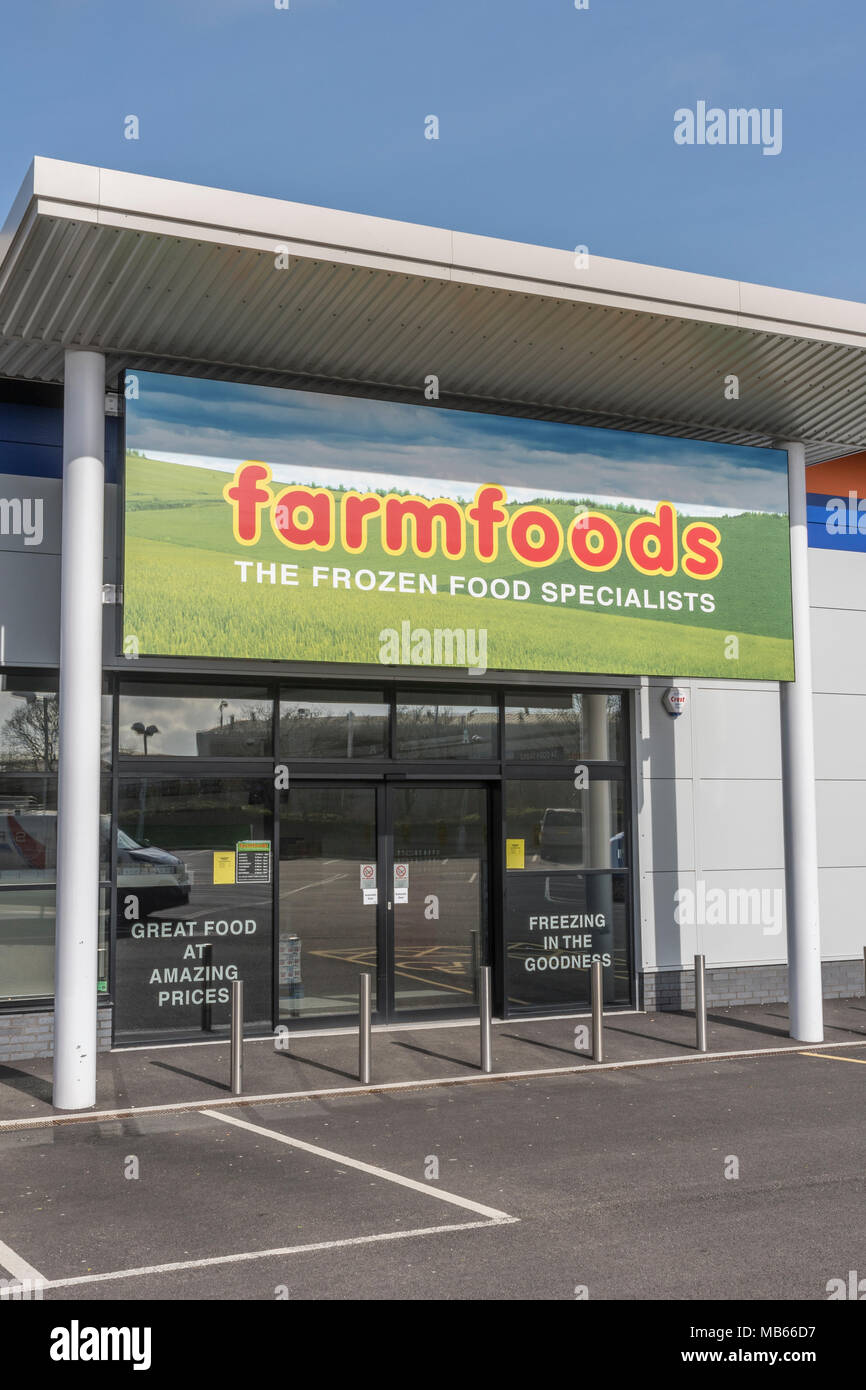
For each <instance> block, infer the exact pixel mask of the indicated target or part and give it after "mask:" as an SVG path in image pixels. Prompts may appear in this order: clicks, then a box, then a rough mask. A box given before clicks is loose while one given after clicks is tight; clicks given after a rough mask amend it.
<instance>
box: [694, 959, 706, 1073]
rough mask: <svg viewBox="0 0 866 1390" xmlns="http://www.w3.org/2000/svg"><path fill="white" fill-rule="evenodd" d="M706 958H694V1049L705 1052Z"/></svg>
mask: <svg viewBox="0 0 866 1390" xmlns="http://www.w3.org/2000/svg"><path fill="white" fill-rule="evenodd" d="M706 964H707V958H706V956H695V1034H696V1040H695V1047H696V1048H697V1049H698V1052H706V1050H707V980H706Z"/></svg>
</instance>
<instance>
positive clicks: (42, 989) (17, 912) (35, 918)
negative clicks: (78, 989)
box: [0, 887, 108, 1000]
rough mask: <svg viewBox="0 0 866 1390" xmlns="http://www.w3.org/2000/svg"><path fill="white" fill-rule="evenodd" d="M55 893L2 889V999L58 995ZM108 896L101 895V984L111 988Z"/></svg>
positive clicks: (0, 908) (0, 997)
mask: <svg viewBox="0 0 866 1390" xmlns="http://www.w3.org/2000/svg"><path fill="white" fill-rule="evenodd" d="M54 931H55V890H54V888H53V887H43V888H25V887H21V888H5V887H0V999H3V1000H12V999H38V998H42V997H44V996H45V995H49V996H50V995H51V994H53V992H54ZM107 963H108V895H107V892H105V891H103V892H101V893H100V911H99V984H98V989H99V992H100V993H105V990H106V989H107V986H108V978H107V969H108V964H107Z"/></svg>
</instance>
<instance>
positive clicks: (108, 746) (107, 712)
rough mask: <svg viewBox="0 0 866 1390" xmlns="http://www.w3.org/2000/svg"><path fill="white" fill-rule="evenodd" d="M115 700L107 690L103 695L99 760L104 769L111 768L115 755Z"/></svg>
mask: <svg viewBox="0 0 866 1390" xmlns="http://www.w3.org/2000/svg"><path fill="white" fill-rule="evenodd" d="M113 721H114V699H113V698H112V696H111V695H110V694H109V692H108V691H107V690H105V691H103V695H102V729H101V734H100V748H99V758H100V761H101V763H102V766H103V767H111V759H112V754H113V747H114V743H113V739H112V732H113Z"/></svg>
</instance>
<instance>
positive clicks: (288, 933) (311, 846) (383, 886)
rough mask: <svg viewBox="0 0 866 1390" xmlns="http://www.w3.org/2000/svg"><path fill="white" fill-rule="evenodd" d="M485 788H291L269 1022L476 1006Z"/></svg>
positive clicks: (284, 821) (482, 930)
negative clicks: (364, 1001) (368, 998)
mask: <svg viewBox="0 0 866 1390" xmlns="http://www.w3.org/2000/svg"><path fill="white" fill-rule="evenodd" d="M487 795H488V794H487V788H486V787H485V786H483V785H477V784H476V785H469V786H465V785H453V784H449V785H429V784H427V785H409V784H404V785H400V786H396V787H395V786H392V785H386V784H385V782H384V781H380V782H378V783H375V782H373V781H372V780H371V782H370V783H369V784H358V783H355V784H354V785H347V784H339V785H332V786H322V785H312V784H304V783H295V784H294V785H293V787H292V788H291V790H290V791H289V792H286V793H284V794H283V796H282V798H281V806H280V833H279V845H280V851H279V865H280V872H279V919H280V920H279V943H278V962H277V994H278V1001H279V1007H278V1014H279V1017H280V1018H281V1019H284V1020H291V1019H299V1018H310V1019H313V1018H318V1019H321V1018H327V1017H346V1018H351V1017H353V1016H354V1015H355V1014H356V1013H357V1007H358V977H359V975H360V973H361V972H362V971H364V970H367V971H370V972H371V973H372V975H373V1003H374V1008H375V1009H376V1013H377V1017H378V1018H379V1020H380V1021H387V1020H389V1019H392V1018H395V1017H406V1016H408V1015H410V1014H412V1015H417V1014H426V1013H432V1012H448V1013H454V1012H455V1011H459V1010H460V1009H471V1008H472V1007H473V1005H474V1003H475V1001H476V1000H477V974H478V966H479V963H480V962H481V961H482V960H483V959H484V956H485V950H486V918H487V903H488V871H487V844H488V830H487Z"/></svg>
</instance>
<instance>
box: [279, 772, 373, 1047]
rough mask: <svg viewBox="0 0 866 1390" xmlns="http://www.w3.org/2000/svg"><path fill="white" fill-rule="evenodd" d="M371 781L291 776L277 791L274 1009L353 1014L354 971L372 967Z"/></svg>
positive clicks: (283, 1013) (296, 1014)
mask: <svg viewBox="0 0 866 1390" xmlns="http://www.w3.org/2000/svg"><path fill="white" fill-rule="evenodd" d="M379 795H380V793H378V792H377V789H376V787H375V786H369V785H364V786H358V785H349V786H346V785H339V786H326V787H323V786H309V785H304V784H303V783H299V782H296V783H295V784H294V785H293V786H292V788H291V790H290V791H288V792H283V793H282V794H281V798H280V828H279V829H280V876H279V918H280V923H279V925H280V930H279V943H278V959H277V995H278V1010H277V1012H278V1017H279V1018H280V1019H281V1020H283V1021H286V1020H289V1019H299V1018H326V1017H328V1016H333V1015H350V1016H356V1015H357V1012H358V977H359V975H360V973H361V971H362V970H370V971H372V972H373V1007H374V1009H375V1008H376V1007H377V1000H380V999H381V991H380V990H379V988H378V987H377V986H378V983H379V982H378V979H377V970H378V963H379V958H380V957H379V951H378V930H377V928H378V899H379V882H380V879H379V865H378V860H377V837H376V825H377V797H378V796H379Z"/></svg>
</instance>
